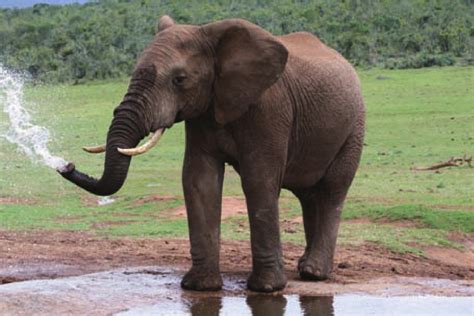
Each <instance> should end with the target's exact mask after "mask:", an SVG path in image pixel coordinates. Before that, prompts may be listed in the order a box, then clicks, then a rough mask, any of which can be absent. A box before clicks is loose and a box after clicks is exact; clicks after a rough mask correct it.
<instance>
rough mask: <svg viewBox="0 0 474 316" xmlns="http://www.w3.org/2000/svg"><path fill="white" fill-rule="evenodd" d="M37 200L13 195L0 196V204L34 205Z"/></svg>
mask: <svg viewBox="0 0 474 316" xmlns="http://www.w3.org/2000/svg"><path fill="white" fill-rule="evenodd" d="M36 203H37V201H36V200H35V199H30V198H23V197H13V196H0V205H16V204H21V205H34V204H36Z"/></svg>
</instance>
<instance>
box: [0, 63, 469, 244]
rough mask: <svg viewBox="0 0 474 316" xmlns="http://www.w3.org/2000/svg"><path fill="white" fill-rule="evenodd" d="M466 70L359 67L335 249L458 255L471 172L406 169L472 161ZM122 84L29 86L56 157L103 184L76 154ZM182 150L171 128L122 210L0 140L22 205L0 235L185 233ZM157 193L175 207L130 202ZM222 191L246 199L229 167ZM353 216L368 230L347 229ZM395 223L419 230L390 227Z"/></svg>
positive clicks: (4, 213)
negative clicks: (360, 101)
mask: <svg viewBox="0 0 474 316" xmlns="http://www.w3.org/2000/svg"><path fill="white" fill-rule="evenodd" d="M473 74H474V68H473V67H447V68H430V69H420V70H397V71H393V70H392V71H390V70H379V69H373V70H361V71H359V75H360V77H361V81H362V87H363V93H364V96H365V101H366V106H367V133H366V140H365V144H366V146H365V148H364V154H363V157H362V162H361V166H360V169H359V172H358V174H357V177H356V179H355V180H354V183H353V186H352V188H351V191H350V193H349V197H348V200H347V202H346V207H345V212H344V214H343V219H344V220H345V222H343V224H342V226H341V232H340V236H339V241H340V243H342V244H354V245H355V244H360V243H363V242H375V243H379V244H381V245H384V246H386V247H388V248H390V249H392V250H395V251H401V252H405V251H410V252H420V250H419V249H420V247H421V246H423V245H442V246H450V247H459V245H457V244H455V243H453V242H452V241H450V240H449V239H448V236H449V234H450V233H451V232H461V233H465V234H473V233H474V209H473V205H474V193H473V192H474V168H468V167H460V168H446V169H441V170H440V172H439V173H434V172H414V171H412V170H410V168H412V167H415V166H424V165H430V164H432V163H435V162H439V161H443V160H446V159H448V158H450V157H451V156H462V155H463V154H465V153H466V154H468V155H474V124H473V122H474V88H473V87H474V82H473ZM127 83H128V80H121V81H111V82H95V83H91V84H86V85H76V86H35V87H29V88H28V89H27V91H26V93H25V99H26V101H27V108H28V110H29V111H30V112H31V113H32V114H33V118H34V121H35V122H36V123H38V124H40V125H44V126H47V127H48V128H49V129H50V130H51V132H52V134H53V136H54V137H53V140H52V142H51V143H50V148H51V150H52V151H53V153H55V154H57V155H61V156H63V157H65V158H66V159H67V160H70V161H74V162H75V163H76V165H77V166H78V168H79V169H80V170H81V171H84V172H87V173H89V174H92V175H95V176H100V174H101V172H102V164H103V156H102V155H89V154H86V153H84V152H83V151H82V150H81V147H82V146H84V145H94V144H98V143H103V142H104V140H105V135H106V131H107V128H108V125H109V123H110V120H111V116H112V110H113V108H114V107H115V106H116V105H117V104H118V103H119V102H120V99H121V97H122V96H123V94H124V93H125V91H126V88H127ZM7 128H8V125H7V120H6V115H5V114H4V113H0V134H3V133H4V132H5V131H6V130H7ZM183 151H184V128H183V124H177V125H176V126H174V127H173V128H172V129H171V130H169V131H168V132H167V133H166V135H165V136H164V137H163V139H162V141H160V144H159V145H158V146H157V147H156V148H155V149H153V150H152V151H151V152H149V153H147V154H146V155H143V156H140V157H136V158H134V159H133V160H132V165H131V168H130V172H129V177H128V179H127V182H126V184H125V186H124V187H123V188H122V189H121V191H119V193H118V194H117V195H116V196H115V198H116V199H117V202H115V203H113V204H111V205H106V206H98V205H95V202H96V201H97V198H96V197H93V196H91V195H89V194H88V193H86V192H84V191H82V190H80V189H78V188H76V187H74V186H73V185H72V184H70V183H68V182H66V181H64V180H63V179H62V178H61V177H60V176H58V175H57V174H56V172H55V171H54V170H51V169H48V168H46V167H44V166H42V165H39V164H35V163H33V162H31V161H30V160H29V159H28V158H26V157H25V156H24V155H23V154H21V153H20V152H18V151H17V148H16V147H15V146H14V145H12V144H10V143H8V142H7V141H5V140H4V139H3V138H1V139H0V170H1V177H0V197H8V198H19V199H20V203H17V204H14V205H0V229H4V230H5V229H7V230H9V229H11V230H29V229H61V230H63V229H73V230H85V231H92V232H96V233H98V234H107V235H112V236H154V237H162V236H167V237H186V236H187V224H186V221H185V220H184V219H176V218H173V217H170V216H168V215H167V214H168V213H166V212H164V211H165V210H166V209H169V208H173V207H176V206H178V205H182V204H183V203H184V202H183V197H182V190H181V181H180V179H181V165H182V158H183ZM154 194H156V195H166V196H172V197H174V199H171V200H170V199H167V200H162V201H155V202H153V203H145V204H142V205H137V201H138V200H139V199H141V198H143V197H146V196H149V195H154ZM224 194H225V195H242V190H241V187H240V180H239V178H238V176H237V175H236V173H235V172H234V171H233V170H231V169H230V168H228V169H227V170H226V178H225V187H224ZM282 198H283V199H282V203H281V206H282V210H283V211H282V214H281V218H282V219H292V218H294V217H296V216H300V215H301V214H300V209H299V204H298V202H297V201H296V200H295V199H294V198H293V197H292V195H291V194H290V193H288V192H283V193H282ZM85 201H87V203H86V202H85ZM31 203H33V204H31ZM357 218H366V219H368V221H369V222H368V223H352V222H351V221H349V220H351V219H357ZM398 221H411V222H413V223H414V225H413V226H410V227H400V226H397V225H394V223H395V224H396V222H398ZM239 225H240V226H242V227H240V226H239ZM238 227H240V228H238ZM237 228H238V229H237ZM222 235H223V237H224V238H228V239H248V237H249V233H248V223H247V218H246V217H241V218H239V217H237V218H229V219H226V220H224V221H223V224H222ZM303 236H304V234H303V228H302V225H297V226H295V232H294V233H283V239H284V240H287V241H292V242H295V243H299V244H302V243H303V242H304V237H303Z"/></svg>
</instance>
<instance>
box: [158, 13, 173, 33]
mask: <svg viewBox="0 0 474 316" xmlns="http://www.w3.org/2000/svg"><path fill="white" fill-rule="evenodd" d="M174 24H175V23H174V20H173V19H172V18H171V17H170V16H168V15H163V16H162V17H161V18H160V19H159V20H158V23H156V27H155V33H158V32H161V31H163V30H164V29H167V28H169V27H170V26H173V25H174Z"/></svg>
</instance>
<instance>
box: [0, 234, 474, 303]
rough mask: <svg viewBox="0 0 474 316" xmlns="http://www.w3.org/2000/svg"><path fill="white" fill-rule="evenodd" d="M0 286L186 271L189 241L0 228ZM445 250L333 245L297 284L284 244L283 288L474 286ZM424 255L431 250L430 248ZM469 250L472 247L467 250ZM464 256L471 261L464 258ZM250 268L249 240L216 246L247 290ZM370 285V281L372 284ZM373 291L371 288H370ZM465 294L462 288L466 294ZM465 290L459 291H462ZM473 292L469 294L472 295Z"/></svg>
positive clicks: (295, 254)
mask: <svg viewBox="0 0 474 316" xmlns="http://www.w3.org/2000/svg"><path fill="white" fill-rule="evenodd" d="M0 249H1V250H2V255H1V257H2V260H1V262H0V284H6V283H12V282H17V281H24V280H32V279H54V278H59V277H65V276H76V275H83V274H87V273H92V272H98V271H106V270H110V269H114V268H125V267H126V268H131V267H143V266H161V267H163V266H169V267H173V268H174V269H177V270H178V271H183V272H184V271H186V269H187V268H189V266H190V255H189V243H188V241H187V240H182V239H150V238H142V239H132V238H120V239H117V238H114V239H107V238H104V237H100V236H93V235H90V234H88V233H84V232H72V231H70V232H64V231H63V232H52V231H48V232H12V231H3V232H0ZM451 251H452V250H449V249H446V252H447V256H442V255H439V252H440V250H436V251H434V250H433V251H432V252H433V253H434V254H435V256H431V257H430V256H427V257H422V256H416V255H413V254H398V253H392V252H390V251H387V250H386V249H383V248H381V247H378V246H376V245H371V244H365V245H362V246H358V247H344V246H340V247H338V248H337V252H336V258H335V270H334V272H333V274H332V276H331V278H330V279H329V280H327V281H324V282H319V283H317V286H313V285H311V286H309V285H310V284H314V283H315V282H311V283H309V282H302V281H300V280H299V277H298V275H297V273H296V264H297V261H298V258H299V256H300V255H301V254H302V253H303V247H302V246H296V245H293V244H290V243H285V244H284V246H283V252H284V260H285V267H286V270H287V275H288V277H289V281H290V282H289V286H288V288H287V290H286V291H287V292H288V293H291V292H293V293H298V294H303V293H304V294H315V295H316V294H336V293H340V292H341V291H342V292H346V290H350V291H357V290H361V291H364V292H366V293H371V292H374V291H375V292H377V291H379V290H380V288H381V287H383V286H384V283H386V284H389V283H394V282H397V281H396V280H400V279H403V277H416V278H437V279H449V280H458V281H459V282H458V284H461V285H463V286H462V287H466V288H465V289H466V290H467V289H470V291H468V292H469V293H470V292H472V290H473V288H474V261H472V260H471V261H464V262H462V261H456V260H454V259H453V258H452V257H450V252H451ZM427 253H428V254H429V252H427ZM465 255H467V256H469V255H472V253H469V252H468V253H466V254H465ZM464 260H468V257H467V258H464ZM250 267H251V256H250V245H249V242H247V241H224V242H223V243H222V250H221V270H222V272H223V273H224V274H226V275H232V276H234V277H235V278H236V279H237V280H238V281H237V283H238V284H242V289H244V285H245V279H246V275H247V274H248V272H249V270H250ZM371 287H373V288H372V289H371ZM462 287H461V288H455V289H453V288H451V289H450V288H449V287H446V288H444V287H443V286H441V287H435V288H434V289H433V288H432V287H431V288H430V289H422V288H420V289H419V290H420V291H421V292H423V291H425V292H426V291H427V293H429V294H439V295H458V294H461V295H462V294H463V293H462V292H463V290H462ZM372 290H373V291H372ZM466 293H467V292H466ZM466 293H464V295H466ZM471 294H473V293H471Z"/></svg>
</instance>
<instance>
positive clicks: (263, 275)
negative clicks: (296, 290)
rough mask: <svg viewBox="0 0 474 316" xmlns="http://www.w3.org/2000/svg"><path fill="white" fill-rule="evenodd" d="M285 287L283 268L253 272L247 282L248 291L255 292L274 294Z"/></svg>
mask: <svg viewBox="0 0 474 316" xmlns="http://www.w3.org/2000/svg"><path fill="white" fill-rule="evenodd" d="M285 286H286V275H285V273H284V271H283V268H272V269H269V268H264V269H259V270H258V272H257V271H255V270H254V271H253V272H252V273H251V274H250V277H249V278H248V281H247V287H248V289H249V290H252V291H256V292H267V293H268V292H275V291H279V290H283V289H284V288H285Z"/></svg>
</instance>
